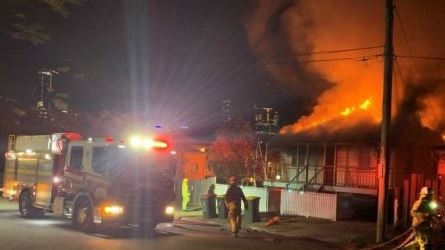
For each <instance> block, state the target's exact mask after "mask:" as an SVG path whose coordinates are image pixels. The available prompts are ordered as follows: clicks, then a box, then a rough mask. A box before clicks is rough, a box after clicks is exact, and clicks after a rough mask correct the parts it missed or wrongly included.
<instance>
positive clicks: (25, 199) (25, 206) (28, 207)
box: [19, 191, 45, 218]
mask: <svg viewBox="0 0 445 250" xmlns="http://www.w3.org/2000/svg"><path fill="white" fill-rule="evenodd" d="M19 212H20V217H22V218H36V217H43V215H44V214H45V213H44V211H43V210H42V209H40V208H36V207H34V205H33V200H32V197H31V193H30V192H29V191H23V192H22V194H21V195H20V197H19Z"/></svg>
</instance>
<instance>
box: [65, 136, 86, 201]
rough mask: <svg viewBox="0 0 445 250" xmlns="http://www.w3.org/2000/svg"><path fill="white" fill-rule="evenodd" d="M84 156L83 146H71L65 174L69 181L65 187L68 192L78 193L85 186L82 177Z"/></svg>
mask: <svg viewBox="0 0 445 250" xmlns="http://www.w3.org/2000/svg"><path fill="white" fill-rule="evenodd" d="M84 154H85V150H84V146H83V145H70V146H69V148H68V152H67V157H66V162H65V166H66V167H67V168H66V170H65V174H64V176H65V177H66V181H67V183H65V185H64V187H65V189H67V191H68V192H73V191H74V192H76V191H77V190H79V189H81V188H82V187H83V186H84V184H83V177H82V170H83V164H84V158H85V157H84Z"/></svg>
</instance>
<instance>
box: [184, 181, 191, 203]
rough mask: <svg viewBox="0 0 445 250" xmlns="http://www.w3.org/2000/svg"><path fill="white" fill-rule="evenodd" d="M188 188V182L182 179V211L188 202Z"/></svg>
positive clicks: (189, 194)
mask: <svg viewBox="0 0 445 250" xmlns="http://www.w3.org/2000/svg"><path fill="white" fill-rule="evenodd" d="M190 196H191V193H190V188H189V180H188V179H187V178H184V179H183V180H182V210H184V211H185V210H187V206H188V204H189V202H190Z"/></svg>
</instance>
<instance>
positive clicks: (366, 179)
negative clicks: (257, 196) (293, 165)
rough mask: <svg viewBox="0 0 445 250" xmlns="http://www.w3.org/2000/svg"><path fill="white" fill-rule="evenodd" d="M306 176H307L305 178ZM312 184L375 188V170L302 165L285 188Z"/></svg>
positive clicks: (299, 187) (300, 187)
mask: <svg viewBox="0 0 445 250" xmlns="http://www.w3.org/2000/svg"><path fill="white" fill-rule="evenodd" d="M306 176H307V177H308V178H307V179H306ZM302 177H304V178H302ZM312 184H316V185H325V186H339V187H353V188H368V189H376V188H377V170H376V169H360V168H345V167H337V168H334V167H333V166H324V167H304V168H302V169H301V170H300V171H298V174H297V175H296V176H294V177H293V178H292V179H291V180H290V181H289V182H288V184H287V185H286V187H287V189H302V188H305V187H307V186H308V185H312Z"/></svg>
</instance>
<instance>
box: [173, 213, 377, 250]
mask: <svg viewBox="0 0 445 250" xmlns="http://www.w3.org/2000/svg"><path fill="white" fill-rule="evenodd" d="M177 217H178V218H181V219H182V220H189V221H195V222H207V223H215V224H219V225H221V226H223V227H225V229H226V230H228V223H227V220H225V219H218V218H215V219H203V216H202V211H189V212H184V211H179V212H177ZM270 219H271V216H265V215H263V216H262V218H261V222H256V223H252V224H244V223H243V224H244V225H243V228H244V229H245V230H247V231H249V232H263V233H266V234H267V235H269V236H270V237H273V236H277V238H283V239H289V238H294V239H301V240H308V241H320V242H325V243H333V244H338V245H343V246H349V247H354V246H355V247H358V246H364V245H372V244H374V242H375V237H376V224H375V223H372V222H360V221H329V220H322V219H314V218H304V217H297V216H293V217H280V222H279V223H278V224H273V225H270V226H266V223H267V222H268V221H269V220H270Z"/></svg>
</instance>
